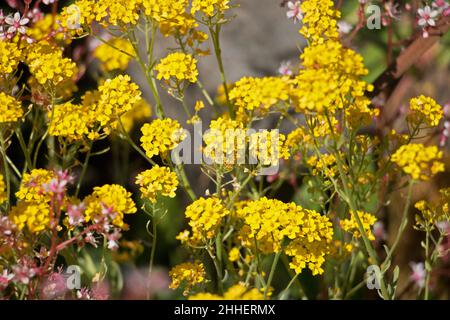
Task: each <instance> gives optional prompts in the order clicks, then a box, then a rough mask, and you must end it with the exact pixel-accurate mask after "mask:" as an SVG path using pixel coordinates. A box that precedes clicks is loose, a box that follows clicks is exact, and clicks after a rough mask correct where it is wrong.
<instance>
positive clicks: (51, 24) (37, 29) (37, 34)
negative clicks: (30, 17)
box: [27, 14, 70, 44]
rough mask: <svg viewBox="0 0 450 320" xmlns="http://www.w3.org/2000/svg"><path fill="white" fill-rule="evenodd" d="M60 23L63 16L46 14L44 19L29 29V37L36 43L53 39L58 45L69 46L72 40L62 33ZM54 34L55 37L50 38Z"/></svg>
mask: <svg viewBox="0 0 450 320" xmlns="http://www.w3.org/2000/svg"><path fill="white" fill-rule="evenodd" d="M60 21H61V16H60V15H59V14H57V15H55V16H53V15H52V14H46V15H44V17H43V18H42V19H39V20H37V21H36V22H34V23H33V26H32V27H31V28H28V29H27V35H28V36H29V37H30V38H32V39H33V40H34V41H36V42H39V41H42V40H45V39H50V38H53V39H54V40H56V42H58V43H61V44H69V43H70V38H68V37H67V36H66V35H65V34H64V33H63V32H61V29H60ZM52 33H53V34H55V36H54V37H51V36H50V35H51V34H52Z"/></svg>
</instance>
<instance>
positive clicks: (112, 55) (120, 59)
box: [94, 38, 134, 72]
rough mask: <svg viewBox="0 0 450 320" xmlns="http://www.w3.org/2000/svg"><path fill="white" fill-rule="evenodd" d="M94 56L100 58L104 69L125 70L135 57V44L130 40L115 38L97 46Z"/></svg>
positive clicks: (107, 70)
mask: <svg viewBox="0 0 450 320" xmlns="http://www.w3.org/2000/svg"><path fill="white" fill-rule="evenodd" d="M125 52H126V53H125ZM94 57H96V58H97V59H98V60H100V62H101V65H100V67H101V69H102V70H103V71H106V72H110V71H113V70H122V71H123V70H125V69H126V68H127V67H128V64H129V63H130V61H131V59H132V58H133V57H134V51H133V46H132V44H131V43H130V41H128V40H125V39H121V38H113V39H111V40H109V41H108V42H107V43H102V44H101V45H99V46H98V47H97V48H95V50H94Z"/></svg>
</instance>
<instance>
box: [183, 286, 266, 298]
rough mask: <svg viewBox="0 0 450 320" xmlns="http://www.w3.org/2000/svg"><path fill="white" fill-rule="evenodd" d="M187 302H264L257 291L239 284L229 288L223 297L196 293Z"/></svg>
mask: <svg viewBox="0 0 450 320" xmlns="http://www.w3.org/2000/svg"><path fill="white" fill-rule="evenodd" d="M189 300H264V294H262V293H261V292H260V291H259V290H258V289H256V288H253V289H249V288H247V287H245V286H244V285H243V284H241V283H239V284H236V285H234V286H232V287H230V288H229V289H228V290H227V291H226V292H225V293H224V295H223V296H219V295H217V294H212V293H197V294H195V295H192V296H189Z"/></svg>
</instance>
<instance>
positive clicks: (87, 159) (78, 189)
mask: <svg viewBox="0 0 450 320" xmlns="http://www.w3.org/2000/svg"><path fill="white" fill-rule="evenodd" d="M92 145H93V142H92V141H90V142H89V150H88V152H87V153H86V157H85V158H84V162H83V166H82V167H81V174H80V177H79V179H78V183H77V188H76V190H75V197H78V194H79V193H80V189H81V183H82V181H83V179H84V176H85V175H86V170H87V167H88V164H89V159H90V158H91V153H92Z"/></svg>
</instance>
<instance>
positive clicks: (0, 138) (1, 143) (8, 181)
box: [0, 130, 11, 210]
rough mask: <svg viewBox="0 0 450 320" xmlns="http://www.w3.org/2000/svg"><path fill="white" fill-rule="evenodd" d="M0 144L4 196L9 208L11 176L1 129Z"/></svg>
mask: <svg viewBox="0 0 450 320" xmlns="http://www.w3.org/2000/svg"><path fill="white" fill-rule="evenodd" d="M0 146H1V153H2V158H3V167H4V171H5V172H4V175H5V182H6V197H7V201H6V204H7V209H8V210H9V202H10V196H11V178H10V172H9V167H8V161H7V156H6V143H5V138H4V137H3V130H2V131H1V132H0Z"/></svg>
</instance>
